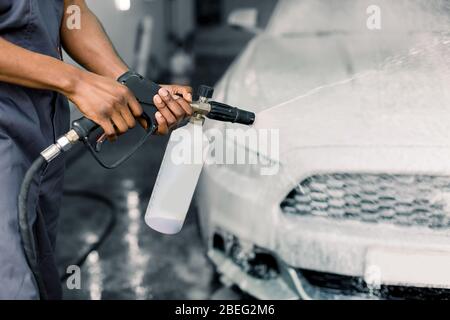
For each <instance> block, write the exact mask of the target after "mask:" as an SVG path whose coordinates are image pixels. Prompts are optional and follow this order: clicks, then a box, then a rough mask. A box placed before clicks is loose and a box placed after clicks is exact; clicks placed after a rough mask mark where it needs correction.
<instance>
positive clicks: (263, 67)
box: [217, 35, 450, 153]
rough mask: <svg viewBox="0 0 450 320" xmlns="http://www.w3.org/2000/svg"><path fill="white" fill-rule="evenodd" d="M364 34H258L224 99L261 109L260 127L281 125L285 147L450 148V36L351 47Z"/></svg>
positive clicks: (230, 77)
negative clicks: (293, 37) (289, 38)
mask: <svg viewBox="0 0 450 320" xmlns="http://www.w3.org/2000/svg"><path fill="white" fill-rule="evenodd" d="M357 38H358V37H352V38H351V39H350V40H351V41H349V39H348V37H347V36H344V37H341V36H338V37H337V38H336V37H332V38H327V39H309V40H308V41H305V42H303V43H301V44H298V45H294V46H292V44H288V43H286V42H285V41H284V40H281V39H273V38H260V39H256V40H255V41H254V42H253V43H252V44H251V45H250V46H249V48H248V49H247V50H246V51H245V52H244V53H243V55H242V57H241V58H240V59H239V60H237V62H236V63H235V64H234V65H233V66H232V68H231V69H230V70H229V72H228V74H227V75H226V77H225V78H224V79H223V81H222V82H221V83H220V85H219V92H218V95H217V98H218V99H223V100H225V101H227V102H228V103H230V104H234V105H238V106H241V107H244V108H247V109H251V110H253V111H256V112H257V121H256V123H255V127H256V128H258V129H275V130H278V131H279V134H280V151H281V153H286V152H289V151H291V150H292V149H295V148H306V147H320V146H324V147H325V146H333V147H339V146H342V147H350V146H361V147H368V146H377V147H395V146H402V147H415V146H417V147H423V146H425V147H441V146H442V147H448V146H449V145H450V94H449V92H450V90H449V88H450V41H449V39H448V38H445V37H438V36H431V35H426V36H424V35H421V36H420V37H414V38H410V39H408V41H403V42H402V43H396V39H397V38H396V37H394V38H387V39H383V41H380V40H379V39H378V40H377V41H378V42H377V43H376V44H373V43H372V44H370V45H367V46H364V45H363V46H362V47H361V46H358V48H354V47H352V46H350V45H349V44H350V43H354V42H355V41H357ZM364 39H366V38H365V37H364ZM344 40H345V41H344ZM365 41H367V39H366V40H365ZM393 43H395V44H393ZM302 48H305V50H301V49H302ZM370 48H376V51H375V52H372V51H370ZM394 53H395V54H394ZM399 53H400V54H399ZM294 57H295V58H294ZM374 57H378V58H377V59H374Z"/></svg>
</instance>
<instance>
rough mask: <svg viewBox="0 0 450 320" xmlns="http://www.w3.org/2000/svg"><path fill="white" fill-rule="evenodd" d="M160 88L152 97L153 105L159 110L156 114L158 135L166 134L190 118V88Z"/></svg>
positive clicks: (166, 86)
mask: <svg viewBox="0 0 450 320" xmlns="http://www.w3.org/2000/svg"><path fill="white" fill-rule="evenodd" d="M161 87H162V88H161V89H160V90H159V94H157V95H156V96H154V97H153V103H154V104H155V106H156V107H157V108H158V110H159V111H158V112H157V113H156V120H157V121H158V133H159V134H167V133H169V131H170V129H172V128H173V127H175V126H176V125H178V124H179V122H180V121H182V120H183V119H185V118H186V117H189V116H192V113H193V112H192V108H191V105H190V103H191V102H192V88H191V87H185V86H178V85H162V86H161Z"/></svg>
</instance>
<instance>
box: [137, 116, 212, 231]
mask: <svg viewBox="0 0 450 320" xmlns="http://www.w3.org/2000/svg"><path fill="white" fill-rule="evenodd" d="M203 121H204V120H203V119H194V118H193V119H191V121H190V122H189V123H188V124H187V125H186V126H185V127H182V128H179V129H177V130H175V131H174V132H172V135H171V137H170V140H169V143H168V145H167V148H166V152H165V154H164V158H163V161H162V164H161V168H160V169H159V173H158V177H157V179H156V183H155V186H154V188H153V193H152V196H151V198H150V202H149V204H148V208H147V212H146V214H145V222H146V223H147V225H148V226H149V227H150V228H152V229H154V230H156V231H158V232H161V233H164V234H176V233H178V232H180V231H181V229H182V227H183V224H184V221H185V219H186V215H187V212H188V209H189V205H190V203H191V200H192V197H193V195H194V191H195V188H196V186H197V182H198V179H199V177H200V173H201V171H202V168H203V165H204V161H205V153H206V152H207V150H208V142H207V139H206V138H205V136H204V135H203Z"/></svg>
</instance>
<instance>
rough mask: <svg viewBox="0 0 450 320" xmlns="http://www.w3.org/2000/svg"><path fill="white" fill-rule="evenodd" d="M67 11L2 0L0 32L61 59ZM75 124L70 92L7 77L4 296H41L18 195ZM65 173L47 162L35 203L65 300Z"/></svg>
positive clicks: (3, 102)
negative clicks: (60, 234)
mask: <svg viewBox="0 0 450 320" xmlns="http://www.w3.org/2000/svg"><path fill="white" fill-rule="evenodd" d="M63 11H64V0H0V37H2V38H4V39H6V40H8V41H10V42H12V43H14V44H16V45H18V46H20V47H23V48H25V49H28V50H32V51H34V52H38V53H41V54H45V55H48V56H52V57H54V58H57V59H60V58H61V53H60V52H61V50H60V26H61V22H62V17H63ZM3 54H5V53H3V52H0V55H3ZM68 129H69V107H68V104H67V100H66V99H65V98H64V97H62V96H61V95H59V94H57V93H55V92H51V91H47V90H34V89H28V88H24V87H21V86H17V85H12V84H7V83H2V82H0V187H1V188H0V299H36V298H38V292H37V288H36V285H35V283H34V278H33V276H32V273H31V271H30V269H29V267H28V265H27V263H26V260H25V256H24V253H23V249H22V246H21V242H20V236H19V227H18V220H17V197H18V193H19V188H20V184H21V182H22V180H23V178H24V175H25V172H26V171H27V169H28V168H29V167H30V165H31V163H32V162H33V160H34V159H36V158H37V157H38V156H39V153H40V152H41V151H42V150H43V149H45V148H46V147H47V146H49V145H50V144H52V143H54V142H55V138H57V137H58V136H61V135H62V134H63V133H65V132H66V131H68ZM63 173H64V162H63V160H62V159H59V160H56V161H55V162H54V163H52V164H50V166H48V167H46V168H45V169H44V172H43V173H42V175H41V176H40V177H36V179H35V181H34V185H33V187H32V194H31V200H30V206H29V207H30V211H29V215H30V219H31V221H32V222H33V228H34V234H35V239H36V242H37V244H38V252H39V264H40V268H41V272H42V273H43V276H44V280H45V283H46V291H47V294H48V296H49V298H51V299H59V298H61V285H60V283H59V280H58V272H57V269H56V265H55V257H54V249H55V240H56V229H57V224H58V211H59V207H60V202H61V195H62V194H61V192H62V184H63ZM37 216H39V217H41V218H40V219H39V218H36V217H37Z"/></svg>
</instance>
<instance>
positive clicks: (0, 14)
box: [0, 0, 40, 36]
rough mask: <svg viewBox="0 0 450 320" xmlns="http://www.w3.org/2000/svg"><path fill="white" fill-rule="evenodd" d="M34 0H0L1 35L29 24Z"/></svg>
mask: <svg viewBox="0 0 450 320" xmlns="http://www.w3.org/2000/svg"><path fill="white" fill-rule="evenodd" d="M32 1H36V0H0V36H2V35H4V34H8V33H10V32H14V30H18V29H22V28H25V27H26V26H27V25H28V23H29V19H30V16H31V10H32V3H31V2H32ZM38 1H40V0H38Z"/></svg>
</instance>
